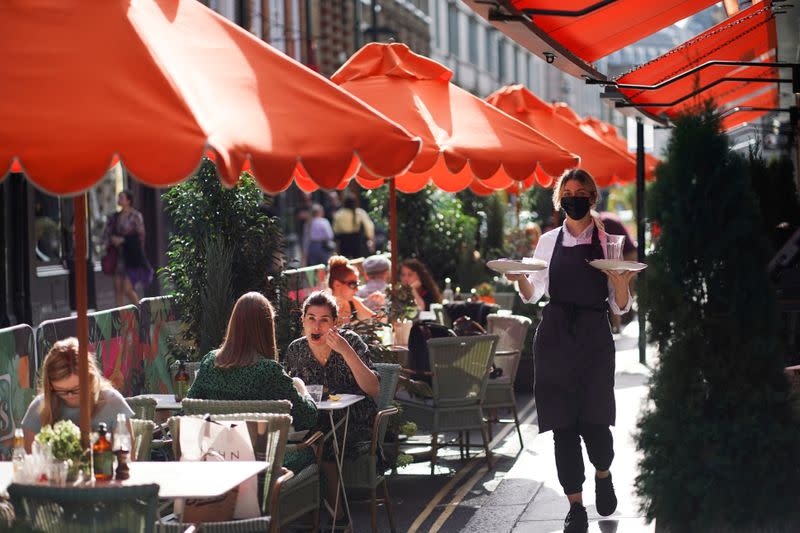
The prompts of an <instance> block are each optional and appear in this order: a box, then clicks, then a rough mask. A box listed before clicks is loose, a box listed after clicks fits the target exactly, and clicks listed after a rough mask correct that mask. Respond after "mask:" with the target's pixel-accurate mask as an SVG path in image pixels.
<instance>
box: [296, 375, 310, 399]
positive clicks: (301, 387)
mask: <svg viewBox="0 0 800 533" xmlns="http://www.w3.org/2000/svg"><path fill="white" fill-rule="evenodd" d="M292 383H293V384H294V388H295V389H297V393H298V394H299V395H300V396H308V390H307V389H306V384H305V383H303V380H302V379H300V378H292Z"/></svg>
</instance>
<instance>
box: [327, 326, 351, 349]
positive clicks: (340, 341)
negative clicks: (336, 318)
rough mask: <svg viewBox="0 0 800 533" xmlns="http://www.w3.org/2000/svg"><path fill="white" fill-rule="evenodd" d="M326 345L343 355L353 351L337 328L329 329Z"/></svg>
mask: <svg viewBox="0 0 800 533" xmlns="http://www.w3.org/2000/svg"><path fill="white" fill-rule="evenodd" d="M325 343H326V344H327V345H328V347H329V348H330V349H331V350H333V351H334V352H339V353H340V354H342V355H345V353H346V352H347V351H348V350H351V351H352V348H350V344H349V343H348V342H347V341H346V340H345V338H344V337H342V336H341V335H340V334H339V331H337V329H336V328H331V329H329V330H328V333H326V334H325Z"/></svg>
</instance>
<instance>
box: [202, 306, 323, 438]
mask: <svg viewBox="0 0 800 533" xmlns="http://www.w3.org/2000/svg"><path fill="white" fill-rule="evenodd" d="M274 316H275V313H274V311H273V309H272V305H271V304H270V303H269V300H267V299H266V298H265V297H264V296H263V295H262V294H260V293H258V292H248V293H247V294H245V295H243V296H242V297H241V298H239V300H238V301H237V302H236V305H235V306H234V307H233V312H232V313H231V318H230V321H229V322H228V330H227V332H226V334H225V341H224V342H223V343H222V346H221V347H220V349H219V350H214V351H213V352H210V353H208V354H207V355H206V356H205V357H204V358H203V361H202V363H200V369H199V370H198V372H197V377H196V378H195V380H194V383H192V386H191V388H190V389H189V392H188V394H187V396H188V397H189V398H201V399H206V400H289V401H290V402H292V425H293V426H294V428H295V429H296V430H298V431H299V430H304V429H309V428H311V427H313V426H314V425H316V423H317V406H316V405H315V404H314V401H313V400H312V399H311V396H309V395H308V391H306V388H305V385H304V384H303V382H302V381H301V380H300V379H292V378H290V377H289V375H288V374H286V372H284V371H283V367H281V365H280V363H278V361H277V355H278V349H277V347H276V344H275V322H274V319H273V317H274Z"/></svg>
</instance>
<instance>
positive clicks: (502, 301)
mask: <svg viewBox="0 0 800 533" xmlns="http://www.w3.org/2000/svg"><path fill="white" fill-rule="evenodd" d="M516 300H517V293H516V292H496V293H494V303H496V304H497V305H498V306H499V307H500V309H507V310H509V311H513V310H514V302H515V301H516ZM489 316H492V315H489ZM487 318H488V317H487Z"/></svg>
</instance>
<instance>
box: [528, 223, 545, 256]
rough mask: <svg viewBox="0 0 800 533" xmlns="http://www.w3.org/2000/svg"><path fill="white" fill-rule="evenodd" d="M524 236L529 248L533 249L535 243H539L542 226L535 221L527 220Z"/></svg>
mask: <svg viewBox="0 0 800 533" xmlns="http://www.w3.org/2000/svg"><path fill="white" fill-rule="evenodd" d="M525 237H527V238H528V242H529V243H530V247H531V250H535V249H536V245H537V244H539V239H540V238H541V237H542V228H540V227H539V224H537V223H536V222H528V223H527V224H526V225H525Z"/></svg>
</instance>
